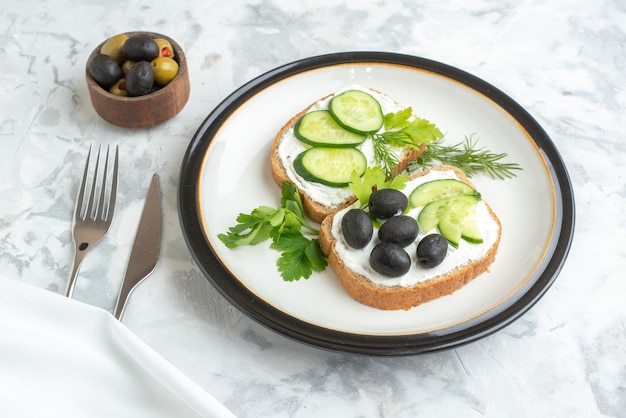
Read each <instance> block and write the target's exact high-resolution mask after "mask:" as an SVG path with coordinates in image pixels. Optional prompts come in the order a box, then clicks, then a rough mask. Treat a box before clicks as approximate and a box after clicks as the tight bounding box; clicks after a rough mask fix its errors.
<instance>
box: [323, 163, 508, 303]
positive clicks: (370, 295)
mask: <svg viewBox="0 0 626 418" xmlns="http://www.w3.org/2000/svg"><path fill="white" fill-rule="evenodd" d="M436 171H442V172H443V171H445V172H448V173H450V172H452V173H454V176H455V177H456V178H458V179H459V180H461V181H464V182H466V183H467V184H470V185H471V186H472V187H474V186H473V185H472V184H471V182H470V181H469V180H468V179H467V177H466V176H465V174H464V173H463V172H462V171H461V170H459V169H458V168H456V167H452V166H438V167H434V168H432V169H430V170H426V171H424V172H421V173H418V174H416V175H414V176H412V177H411V179H410V180H413V179H417V178H418V177H423V176H428V175H429V174H430V173H433V172H436ZM410 184H411V183H407V188H406V189H405V190H403V192H405V193H406V194H407V195H408V194H410V192H411V191H412V190H413V189H414V188H415V187H416V186H415V187H411V186H410ZM409 187H410V189H409ZM474 188H475V187H474ZM481 202H483V203H482V204H484V205H485V208H486V212H484V213H485V214H488V215H486V216H488V217H490V218H491V221H489V222H490V226H491V231H492V232H491V236H490V238H489V242H484V243H483V244H469V243H464V242H462V243H460V244H459V249H460V248H461V245H484V246H485V247H484V248H482V249H481V252H484V254H482V255H480V256H479V257H478V258H474V259H471V260H470V261H466V262H461V263H460V264H458V265H454V266H448V268H449V270H445V271H443V272H441V273H440V274H436V275H435V276H434V277H431V278H428V279H426V280H423V281H419V282H417V283H415V284H411V285H386V284H380V282H379V283H377V282H375V281H373V280H371V279H370V278H368V277H366V276H365V275H363V274H361V273H358V272H355V271H354V270H353V269H352V268H350V267H348V265H347V262H346V261H345V260H344V259H342V257H341V255H340V254H339V252H338V250H337V247H338V246H339V245H340V244H339V243H338V240H343V237H342V236H341V237H337V236H336V235H333V223H334V222H335V217H336V216H340V215H338V214H331V215H329V216H328V217H326V218H325V219H324V221H323V222H322V224H321V229H320V236H319V241H320V245H321V248H322V251H323V252H324V253H325V254H326V255H327V256H328V264H329V265H330V266H331V267H332V269H333V270H334V271H335V273H336V274H337V277H338V278H339V281H340V282H341V284H342V285H343V286H344V288H345V289H346V291H347V292H348V293H349V294H350V295H351V296H352V297H353V298H354V299H356V300H357V301H359V302H361V303H363V304H365V305H368V306H371V307H374V308H379V309H385V310H398V309H405V310H406V309H410V308H412V307H414V306H417V305H420V304H422V303H425V302H428V301H431V300H434V299H437V298H440V297H442V296H445V295H449V294H451V293H452V292H454V291H456V290H458V289H460V288H461V287H463V286H464V285H465V284H467V283H468V282H470V281H471V280H472V279H474V278H475V277H477V276H478V275H480V274H481V273H483V272H485V271H487V270H488V268H489V266H490V265H491V264H492V263H493V261H494V260H495V257H496V253H497V251H498V246H499V243H500V237H501V234H502V225H501V223H500V220H499V219H498V217H497V216H496V214H495V213H494V212H493V210H492V209H491V208H490V207H489V205H487V204H486V202H484V201H481ZM340 213H343V212H340ZM337 222H340V220H339V219H337ZM338 225H340V223H339V224H338ZM481 225H482V224H481ZM335 231H337V229H336V228H335ZM376 235H377V231H376V230H375V231H374V237H373V238H372V240H373V241H375V240H377V238H376ZM418 239H420V237H418ZM372 245H373V243H372ZM350 250H351V251H355V252H357V251H365V253H364V254H363V260H364V261H363V263H368V264H369V261H368V260H369V251H371V250H370V249H367V247H366V249H364V250H355V249H350ZM448 256H449V255H448ZM412 259H413V263H414V264H413V265H412V267H411V269H412V270H413V269H422V268H421V267H420V266H419V265H417V264H416V263H415V255H414V254H413V255H412ZM451 260H452V259H451ZM451 262H452V261H451ZM444 263H445V260H444ZM442 265H443V263H442ZM424 270H425V269H422V271H424ZM407 274H412V273H411V271H410V272H409V273H407ZM383 281H384V279H383ZM392 283H393V282H392Z"/></svg>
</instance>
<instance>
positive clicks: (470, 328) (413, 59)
mask: <svg viewBox="0 0 626 418" xmlns="http://www.w3.org/2000/svg"><path fill="white" fill-rule="evenodd" d="M364 62H371V63H384V64H394V65H403V66H408V67H414V68H416V69H420V70H426V71H430V72H433V73H436V74H439V75H442V76H444V77H447V78H450V79H453V80H456V81H457V82H460V83H462V84H464V85H466V86H468V87H470V88H472V89H474V90H476V91H477V92H479V93H481V94H483V95H484V96H486V97H488V98H490V99H491V100H492V101H493V102H495V103H496V104H498V105H499V106H500V107H501V108H502V109H504V110H505V111H506V112H508V113H509V114H510V115H511V116H512V117H513V118H514V119H515V120H517V121H518V123H519V124H520V125H521V126H523V127H524V129H526V131H527V132H528V134H529V136H530V137H531V139H532V140H533V141H534V142H535V145H536V146H537V148H538V150H539V151H540V152H541V153H542V155H543V156H544V158H545V160H546V161H547V162H548V170H549V171H550V175H551V177H552V179H553V182H554V187H555V193H556V199H557V200H556V202H555V203H556V212H557V213H556V217H555V219H556V222H557V225H555V230H554V235H553V237H552V241H551V243H550V246H549V248H548V251H547V252H546V255H545V257H544V260H543V262H542V265H540V266H539V268H538V269H537V270H536V271H535V273H534V275H533V277H532V278H531V280H530V282H531V283H533V284H532V286H531V287H529V288H528V289H524V290H523V293H522V294H521V295H517V298H516V299H515V300H514V302H513V303H511V304H507V303H503V304H501V305H500V306H499V307H497V308H495V309H493V310H491V311H489V312H488V313H485V314H482V315H479V316H477V317H476V318H473V319H470V320H468V321H465V322H463V323H461V324H459V325H455V326H452V327H448V328H444V329H441V330H437V331H433V332H428V333H421V334H410V335H397V336H378V335H364V334H352V333H347V332H341V331H336V330H331V329H327V328H323V327H319V326H317V325H314V324H310V323H308V322H305V321H302V320H299V319H297V318H294V317H292V316H290V315H288V314H286V313H284V312H282V311H279V310H278V309H276V308H274V307H273V306H272V305H270V304H268V303H266V302H264V301H263V300H262V299H259V298H258V297H257V296H256V295H254V294H253V293H252V292H250V291H249V290H248V289H247V288H246V287H245V286H243V285H242V284H241V283H239V281H238V280H233V279H232V278H231V276H230V274H229V272H228V269H227V268H226V267H225V266H224V265H222V263H221V261H220V258H219V257H218V256H217V255H216V254H215V252H214V250H213V248H212V247H211V245H209V243H208V242H207V240H206V239H205V237H204V233H203V231H202V224H201V221H200V218H199V207H198V201H197V198H198V196H197V195H196V190H197V189H198V180H199V178H198V173H199V172H200V169H201V166H202V163H203V160H204V155H205V153H206V151H207V149H208V146H209V143H210V142H211V139H212V137H213V135H214V134H215V133H216V132H217V130H218V128H219V127H220V126H221V125H222V124H223V123H224V121H225V120H226V119H227V117H228V115H230V114H231V113H232V112H234V111H235V110H236V109H237V108H238V107H239V106H240V105H242V104H243V103H245V102H246V101H247V100H248V99H250V98H251V97H253V96H254V95H255V94H257V93H258V92H259V91H261V90H263V89H264V88H266V87H267V86H270V85H271V84H273V83H276V82H278V81H280V80H283V79H285V78H288V77H291V76H294V75H297V74H299V73H302V72H306V71H310V70H313V69H317V68H322V67H327V66H334V65H340V64H350V63H364ZM177 197H178V199H177V202H178V209H179V210H178V213H179V221H180V224H181V228H182V231H183V235H184V239H185V242H186V244H187V246H188V248H189V250H190V252H191V254H192V256H193V258H194V260H195V262H196V263H197V265H198V267H199V268H200V270H201V271H202V273H203V274H204V275H205V277H206V278H207V279H208V280H209V281H210V282H211V283H212V285H213V286H214V287H215V288H216V289H217V290H218V291H219V293H220V294H221V295H222V296H224V297H225V298H226V299H227V300H228V301H229V302H230V303H231V304H233V305H234V306H236V307H237V308H238V309H239V310H241V311H242V312H243V313H244V314H246V315H247V316H248V317H250V318H252V319H253V320H255V321H256V322H258V323H260V324H262V325H264V326H266V327H268V328H270V329H272V330H274V331H276V332H278V333H280V334H282V335H284V336H286V337H288V338H291V339H294V340H297V341H299V342H302V343H305V344H308V345H311V346H315V347H318V348H322V349H328V350H332V351H340V352H349V353H354V354H365V355H376V356H401V355H413V354H420V353H426V352H433V351H439V350H444V349H450V348H454V347H458V346H461V345H464V344H467V343H470V342H473V341H476V340H478V339H481V338H483V337H485V336H487V335H490V334H492V333H494V332H496V331H498V330H500V329H502V328H503V327H505V326H507V325H509V324H510V323H512V322H513V321H515V320H516V319H517V318H519V317H520V316H522V315H523V314H524V313H526V312H527V311H528V310H529V309H530V308H532V307H533V306H534V305H535V303H537V301H538V300H539V299H541V297H542V296H543V295H544V294H545V292H546V291H547V290H548V289H549V288H550V287H551V286H552V284H553V282H554V281H555V280H556V278H557V276H558V274H559V273H560V271H561V269H562V267H563V264H564V263H565V260H566V259H567V255H568V253H569V249H570V247H571V244H572V240H573V235H574V226H575V203H574V195H573V189H572V185H571V181H570V178H569V174H568V172H567V169H566V167H565V164H564V162H563V160H562V158H561V155H560V153H559V152H558V150H557V148H556V146H555V145H554V143H553V141H552V140H551V139H550V137H549V136H548V134H547V133H546V132H545V130H544V129H543V128H542V127H541V126H540V125H539V123H538V122H537V121H536V120H535V119H534V118H533V117H532V116H531V115H530V113H528V112H527V111H526V110H525V109H524V108H523V107H522V106H520V105H519V104H518V103H517V102H516V101H515V100H513V99H512V98H511V97H509V96H508V95H507V94H505V93H504V92H502V91H501V90H499V89H498V88H496V87H495V86H493V85H491V84H490V83H488V82H486V81H484V80H482V79H480V78H478V77H476V76H474V75H472V74H470V73H467V72H465V71H463V70H461V69H458V68H456V67H453V66H450V65H447V64H443V63H441V62H437V61H434V60H431V59H427V58H422V57H417V56H413V55H405V54H399V53H390V52H371V51H356V52H341V53H332V54H325V55H319V56H314V57H310V58H304V59H301V60H298V61H294V62H291V63H289V64H285V65H283V66H280V67H278V68H276V69H273V70H271V71H268V72H266V73H264V74H262V75H260V76H258V77H257V78H255V79H253V80H251V81H249V82H248V83H246V84H244V85H243V86H241V87H240V88H239V89H237V90H235V91H234V92H233V93H232V94H230V95H229V96H228V97H226V98H225V99H224V100H223V101H222V102H221V103H220V104H219V105H218V106H217V107H216V108H215V109H214V110H213V111H212V112H211V113H210V114H209V115H208V116H207V117H206V119H205V120H204V121H203V123H202V124H201V125H200V127H199V128H198V129H197V131H196V133H195V134H194V136H193V138H192V140H191V142H190V144H189V146H188V148H187V151H186V153H185V155H184V158H183V161H182V165H181V170H180V183H179V188H178V196H177Z"/></svg>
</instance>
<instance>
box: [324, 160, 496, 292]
mask: <svg viewBox="0 0 626 418" xmlns="http://www.w3.org/2000/svg"><path fill="white" fill-rule="evenodd" d="M456 178H457V177H456V175H455V173H454V171H452V170H449V171H431V172H429V173H428V174H426V175H424V176H421V177H418V178H416V179H413V180H411V181H409V182H407V185H406V187H405V188H404V190H402V192H403V193H405V194H407V195H409V194H410V193H411V191H413V190H414V189H415V188H416V187H417V186H419V185H420V184H422V183H425V182H427V181H431V180H439V179H456ZM353 207H358V202H355V204H354V205H352V206H350V207H348V208H346V209H343V210H341V211H339V212H338V213H337V214H336V215H335V217H334V219H333V224H332V235H333V237H334V238H335V240H336V243H335V251H337V254H338V255H339V257H340V258H341V259H342V260H343V262H344V263H345V265H346V267H348V268H349V269H351V270H352V271H354V272H356V273H359V274H361V275H363V276H365V277H367V278H369V279H370V280H371V281H372V282H374V283H376V284H377V285H380V286H389V287H392V286H402V287H410V286H413V285H415V284H417V283H420V282H425V281H427V280H430V279H434V278H437V277H439V276H443V275H446V274H448V273H449V272H451V271H453V270H454V269H456V268H458V267H460V266H463V265H465V264H467V263H470V262H472V261H476V260H480V259H481V258H483V257H484V256H485V255H486V254H487V252H488V251H489V249H490V248H491V247H492V246H493V244H494V243H495V241H496V240H497V238H498V234H499V225H498V223H497V222H496V221H495V220H494V219H493V218H492V217H491V216H490V214H489V212H488V209H487V206H486V204H485V202H484V201H482V200H481V201H479V202H478V205H477V207H476V211H477V212H476V215H477V219H478V224H479V226H480V233H481V235H482V238H483V242H482V243H481V244H472V243H469V242H466V241H465V240H461V241H460V242H459V246H458V248H454V247H452V246H450V245H448V254H447V255H446V258H445V259H444V260H443V262H442V263H441V264H439V265H438V266H436V267H434V268H431V269H426V268H423V267H421V266H420V265H419V263H418V262H417V255H416V250H417V244H418V243H419V241H420V240H421V239H422V238H423V237H424V236H425V235H427V234H432V233H435V232H437V231H436V229H433V230H432V231H426V232H425V233H424V232H423V231H420V233H419V235H418V237H417V239H416V240H415V242H413V243H412V244H411V245H409V246H407V247H405V251H406V252H407V253H408V254H409V256H410V257H411V269H410V270H409V271H408V272H407V273H406V274H404V275H403V276H400V277H387V276H384V275H381V274H380V273H377V272H376V271H375V270H374V269H372V267H371V266H370V263H369V256H370V253H371V252H372V249H374V247H375V246H376V244H378V243H379V242H380V241H379V240H378V237H377V236H378V230H377V229H376V228H374V235H373V238H372V240H371V241H370V243H369V244H368V245H367V246H366V247H365V248H363V249H360V250H357V249H354V248H352V247H350V246H349V245H348V244H347V243H346V241H345V239H344V238H343V233H342V231H341V219H342V218H343V215H344V214H345V213H346V212H347V211H348V210H350V209H352V208H353ZM421 209H422V208H412V209H411V210H410V211H409V213H408V215H409V216H412V217H414V218H417V215H418V214H419V212H420V211H421Z"/></svg>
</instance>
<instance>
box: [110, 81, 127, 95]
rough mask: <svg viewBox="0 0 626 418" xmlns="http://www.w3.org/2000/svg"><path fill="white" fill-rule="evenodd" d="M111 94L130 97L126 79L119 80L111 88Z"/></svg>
mask: <svg viewBox="0 0 626 418" xmlns="http://www.w3.org/2000/svg"><path fill="white" fill-rule="evenodd" d="M109 93H111V94H115V95H116V96H122V97H126V96H128V92H127V91H126V79H124V78H120V79H119V80H117V82H116V83H115V84H113V85H112V86H111V88H109Z"/></svg>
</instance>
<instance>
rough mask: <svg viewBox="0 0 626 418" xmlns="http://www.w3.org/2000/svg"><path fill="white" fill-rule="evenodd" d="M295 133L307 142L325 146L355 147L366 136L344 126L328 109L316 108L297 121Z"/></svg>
mask: <svg viewBox="0 0 626 418" xmlns="http://www.w3.org/2000/svg"><path fill="white" fill-rule="evenodd" d="M294 135H295V136H296V138H298V139H299V140H300V141H302V142H304V143H305V144H309V145H313V146H323V147H354V146H357V145H359V144H361V143H363V141H365V138H366V136H365V135H359V134H356V133H354V132H350V131H348V130H346V129H344V128H342V127H341V126H340V125H339V124H338V123H337V122H336V121H335V119H334V118H333V117H332V115H331V114H330V112H329V111H328V110H314V111H312V112H309V113H307V114H305V115H304V116H302V117H301V118H300V119H299V120H298V122H296V125H295V127H294Z"/></svg>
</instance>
